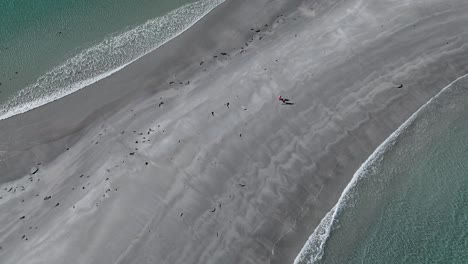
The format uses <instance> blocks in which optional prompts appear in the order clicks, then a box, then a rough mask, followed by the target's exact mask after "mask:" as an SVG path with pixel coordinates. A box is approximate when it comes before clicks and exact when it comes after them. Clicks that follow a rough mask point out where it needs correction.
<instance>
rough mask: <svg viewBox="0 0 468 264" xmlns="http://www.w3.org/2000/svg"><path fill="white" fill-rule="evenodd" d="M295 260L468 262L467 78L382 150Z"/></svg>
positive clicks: (445, 92)
mask: <svg viewBox="0 0 468 264" xmlns="http://www.w3.org/2000/svg"><path fill="white" fill-rule="evenodd" d="M296 263H339V264H345V263H379V264H383V263H411V264H420V263H421V264H422V263H468V77H464V78H461V79H459V80H458V81H457V82H456V83H454V84H453V85H451V86H449V87H447V88H446V89H444V90H443V92H442V93H441V94H439V95H438V96H436V97H435V98H434V99H433V100H431V101H430V102H429V103H428V104H426V105H425V106H424V107H423V108H422V109H421V110H420V111H418V112H417V113H416V114H415V115H413V117H412V118H410V120H408V121H407V122H406V123H405V124H404V125H403V126H402V127H401V128H400V129H399V130H398V131H396V132H395V133H394V134H393V135H392V136H391V137H390V138H389V139H388V140H387V141H386V142H385V143H383V145H381V146H380V147H379V148H378V150H377V151H376V153H374V154H373V155H372V156H371V158H370V159H369V160H368V161H367V162H366V163H365V164H364V165H363V166H362V167H361V168H360V170H359V171H358V172H357V173H356V175H355V177H354V179H353V181H352V182H351V183H350V185H349V186H348V187H347V189H346V190H345V192H344V194H343V195H342V197H341V199H340V201H339V203H338V204H337V205H336V206H335V208H334V209H333V210H332V211H331V212H330V213H329V214H328V215H327V216H326V217H325V218H324V219H323V220H322V223H321V224H320V226H319V227H318V228H317V229H316V231H315V232H314V234H313V235H312V236H311V237H310V238H309V241H308V242H307V244H306V245H305V246H304V248H303V250H302V252H301V254H300V255H299V256H298V258H297V259H296Z"/></svg>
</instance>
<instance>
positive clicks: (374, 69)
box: [0, 0, 468, 264]
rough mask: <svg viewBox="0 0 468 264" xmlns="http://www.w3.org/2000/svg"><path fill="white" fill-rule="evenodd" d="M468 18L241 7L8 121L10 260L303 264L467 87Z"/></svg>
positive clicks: (458, 1)
mask: <svg viewBox="0 0 468 264" xmlns="http://www.w3.org/2000/svg"><path fill="white" fill-rule="evenodd" d="M467 11H468V4H466V3H465V1H463V0H450V1H442V0H440V1H439V0H434V1H430V3H429V2H428V1H424V0H419V1H399V2H395V1H384V0H378V1H358V0H352V1H325V0H318V1H299V0H297V1H286V0H255V1H248V0H238V1H233V0H227V1H226V2H225V3H223V4H221V5H220V6H219V7H217V8H216V9H215V10H213V11H212V12H211V13H209V14H208V15H207V16H206V17H204V18H203V19H201V20H200V21H199V22H198V23H197V24H195V25H194V26H193V27H191V28H190V29H189V30H187V31H186V32H184V33H182V34H181V35H179V36H178V37H176V38H175V39H173V40H171V41H170V42H168V43H166V44H165V45H163V46H162V47H160V48H158V49H157V50H155V51H153V52H151V53H150V54H148V55H146V56H144V57H142V58H141V59H139V60H137V61H136V62H134V63H132V64H130V65H129V66H127V67H125V68H124V69H122V70H121V71H119V72H117V73H115V74H113V75H111V76H110V77H108V78H105V79H103V80H100V81H98V82H96V83H95V84H93V85H91V86H89V87H86V88H85V89H82V90H80V91H78V92H76V93H74V94H72V95H69V96H67V97H64V98H61V99H59V100H57V101H54V102H52V103H50V104H47V105H45V106H42V107H39V108H36V109H34V110H32V111H29V112H27V113H24V114H21V115H17V116H14V117H12V118H9V119H6V120H2V121H0V138H1V139H2V140H1V142H0V160H1V163H0V171H1V177H0V184H1V186H0V187H1V189H0V197H1V199H0V226H1V228H0V262H1V263H4V264H9V263H14V264H19V263H87V264H89V263H204V264H208V263H236V264H237V263H293V261H294V258H295V257H296V256H297V254H298V253H299V251H300V250H301V248H302V246H303V245H304V243H305V241H306V240H307V238H308V237H309V235H310V234H311V233H312V232H313V231H314V229H315V227H316V226H317V224H318V223H319V222H320V220H321V219H322V218H323V216H324V215H325V214H326V213H327V212H328V211H329V210H330V209H331V208H332V207H333V205H334V204H335V203H336V201H337V199H338V198H339V196H340V194H341V192H342V191H343V189H344V188H345V186H346V185H347V183H348V182H349V180H350V179H351V177H352V176H353V174H354V172H355V171H356V169H357V168H358V167H359V166H360V164H361V163H362V162H363V161H364V160H366V158H367V157H368V156H369V155H370V154H371V153H372V152H373V151H374V150H375V148H376V147H377V146H378V145H379V144H380V143H381V142H382V141H384V140H385V138H387V137H388V136H389V135H390V133H392V132H393V131H394V130H395V129H397V128H398V127H399V126H400V125H401V124H402V123H403V122H404V121H405V120H406V119H407V118H408V117H409V116H410V115H411V114H412V113H414V112H415V111H416V110H417V109H419V107H421V106H422V105H423V104H424V103H425V102H427V101H428V100H429V99H430V98H431V97H433V96H434V95H435V94H437V93H438V92H439V91H440V90H441V89H442V88H443V87H445V86H446V85H447V84H449V83H450V82H452V81H453V80H455V79H456V78H457V77H459V76H461V75H464V74H466V73H467V72H468V52H467V49H468V47H467V46H466V43H467V40H468V34H467V32H466V24H467V23H468V16H466V12H467ZM279 95H281V96H283V97H285V98H288V99H290V100H291V101H290V102H292V103H293V104H291V105H282V104H281V102H279V101H278V99H277V97H278V96H279ZM36 170H37V171H36Z"/></svg>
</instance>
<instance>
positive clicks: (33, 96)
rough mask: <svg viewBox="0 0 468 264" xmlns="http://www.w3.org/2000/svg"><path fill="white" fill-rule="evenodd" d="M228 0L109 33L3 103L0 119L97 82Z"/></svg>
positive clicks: (186, 8)
mask: <svg viewBox="0 0 468 264" xmlns="http://www.w3.org/2000/svg"><path fill="white" fill-rule="evenodd" d="M223 2H224V0H203V1H198V2H195V3H192V4H188V5H185V6H182V7H180V8H178V9H176V10H174V11H171V12H170V13H168V14H166V15H165V16H162V17H158V18H155V19H152V20H149V21H147V22H146V23H144V24H142V25H139V26H137V27H135V28H132V29H129V30H126V31H124V32H121V33H120V34H115V35H111V36H109V37H107V38H106V39H105V40H103V41H102V42H101V43H99V44H97V45H95V46H93V47H91V48H88V49H86V50H84V51H82V52H81V53H79V54H78V55H76V56H74V57H72V58H70V59H68V60H66V61H65V62H64V63H63V64H62V65H59V66H57V67H55V68H54V69H52V70H50V71H49V72H47V73H46V74H45V75H43V76H41V77H40V78H39V79H38V80H37V81H36V82H35V83H34V84H31V85H29V86H27V87H26V88H24V89H22V90H20V91H19V92H18V93H17V94H15V95H14V96H12V97H11V98H9V100H8V101H7V102H6V103H4V104H3V105H1V106H0V120H2V119H6V118H8V117H11V116H14V115H17V114H21V113H24V112H26V111H29V110H31V109H34V108H36V107H39V106H41V105H44V104H47V103H50V102H52V101H55V100H57V99H59V98H62V97H64V96H66V95H69V94H71V93H73V92H76V91H78V90H80V89H82V88H83V87H86V86H88V85H90V84H93V83H95V82H97V81H99V80H100V79H103V78H105V77H107V76H109V75H111V74H113V73H115V72H117V71H119V70H120V69H122V68H124V67H125V66H127V65H128V64H130V63H131V62H133V61H135V60H137V59H138V58H140V57H142V56H143V55H145V54H147V53H149V52H151V51H152V50H154V49H156V48H158V47H159V46H161V45H162V44H164V43H166V42H167V41H169V40H170V39H172V38H174V37H176V36H177V35H179V34H181V33H182V32H183V31H185V30H186V29H188V28H189V27H191V26H192V25H193V24H195V23H196V22H197V21H198V20H200V19H201V18H202V17H204V16H205V15H206V14H207V13H208V12H210V11H211V10H213V9H214V8H215V7H216V6H218V5H219V4H221V3H223Z"/></svg>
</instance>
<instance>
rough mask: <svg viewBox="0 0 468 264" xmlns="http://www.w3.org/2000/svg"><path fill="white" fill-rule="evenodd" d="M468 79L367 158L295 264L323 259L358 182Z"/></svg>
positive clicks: (448, 86) (418, 112)
mask: <svg viewBox="0 0 468 264" xmlns="http://www.w3.org/2000/svg"><path fill="white" fill-rule="evenodd" d="M465 77H468V74H465V75H463V76H461V77H459V78H457V79H456V80H455V81H453V82H451V83H450V84H449V85H447V86H446V87H444V88H443V89H442V90H441V91H440V92H439V93H438V94H437V95H435V96H434V97H433V98H431V99H430V100H429V101H428V102H426V103H425V104H424V105H423V106H421V108H419V109H418V111H416V112H415V113H413V114H412V115H411V116H410V117H409V118H408V120H406V121H405V122H404V123H403V124H402V125H401V126H400V127H399V128H398V129H397V130H396V131H395V132H393V133H392V134H391V135H390V136H389V137H388V138H387V139H386V140H385V141H384V142H383V143H382V144H380V146H378V147H377V149H376V150H375V151H374V152H373V153H372V154H371V155H370V156H369V158H367V160H366V161H365V162H364V163H363V164H362V165H361V166H360V167H359V169H358V170H357V171H356V173H355V174H354V176H353V178H352V179H351V181H350V182H349V183H348V185H347V186H346V188H345V189H344V191H343V193H342V194H341V196H340V198H339V199H338V202H337V203H336V204H335V206H334V207H333V208H332V209H331V210H330V212H328V213H327V214H326V215H325V217H324V218H323V219H322V220H321V221H320V224H319V225H318V226H317V228H316V229H315V230H314V232H313V233H312V235H311V236H310V237H309V239H308V240H307V242H306V243H305V245H304V246H303V247H302V249H301V251H300V253H299V254H298V255H297V257H296V259H295V260H294V264H305V263H307V264H312V263H315V262H316V261H319V260H321V259H322V257H323V254H324V247H325V244H326V242H327V240H328V239H329V237H330V233H331V231H332V228H333V223H334V222H335V221H336V219H337V215H338V213H339V212H340V211H341V210H343V209H345V208H346V207H347V205H348V204H349V202H350V201H352V200H353V195H352V190H353V188H354V187H355V186H356V184H357V183H358V181H359V180H360V179H361V178H362V177H363V176H365V175H367V172H368V171H370V170H372V169H373V166H374V165H375V164H378V162H379V161H380V160H381V159H382V158H383V156H384V153H385V152H386V151H387V150H388V149H389V148H390V147H392V146H393V145H395V143H396V141H397V139H398V137H399V136H400V135H401V133H402V132H403V131H405V130H406V129H407V128H408V127H409V126H410V125H411V124H412V123H413V122H414V121H415V120H416V118H417V117H418V115H419V114H420V113H421V110H423V109H424V108H425V107H427V106H428V105H430V104H431V103H432V102H433V101H434V100H435V99H436V98H438V97H439V96H440V95H441V94H442V93H444V91H446V90H447V89H448V88H450V87H451V86H452V85H453V84H454V83H456V82H458V81H459V80H461V79H463V78H465Z"/></svg>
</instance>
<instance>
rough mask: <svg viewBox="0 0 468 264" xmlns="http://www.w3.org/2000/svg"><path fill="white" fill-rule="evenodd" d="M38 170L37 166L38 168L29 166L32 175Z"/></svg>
mask: <svg viewBox="0 0 468 264" xmlns="http://www.w3.org/2000/svg"><path fill="white" fill-rule="evenodd" d="M38 171H39V168H38V167H32V168H31V174H32V175H34V174H36V173H37V172H38Z"/></svg>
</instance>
